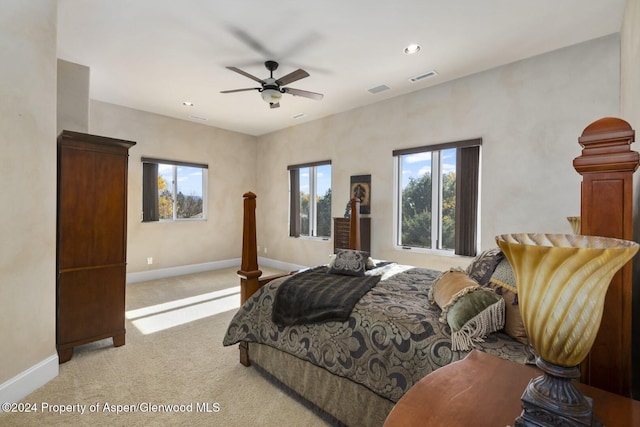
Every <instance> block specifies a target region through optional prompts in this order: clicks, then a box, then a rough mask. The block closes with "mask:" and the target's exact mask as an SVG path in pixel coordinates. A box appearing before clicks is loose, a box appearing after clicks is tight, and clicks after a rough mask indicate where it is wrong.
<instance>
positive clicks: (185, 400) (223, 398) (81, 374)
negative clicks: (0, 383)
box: [0, 269, 329, 427]
mask: <svg viewBox="0 0 640 427" xmlns="http://www.w3.org/2000/svg"><path fill="white" fill-rule="evenodd" d="M236 270H237V269H224V270H217V271H210V272H204V273H197V274H191V275H186V276H180V277H173V278H167V279H159V280H153V281H148V282H140V283H133V284H129V285H127V294H126V295H127V296H126V298H127V300H126V310H127V316H128V318H127V320H126V329H127V334H126V345H124V346H122V347H118V348H115V347H113V342H112V340H111V339H107V340H102V341H97V342H94V343H91V344H87V345H85V346H81V347H77V348H76V349H75V350H74V355H73V358H72V359H71V360H70V361H69V362H67V363H64V364H62V365H60V374H59V375H58V377H56V378H54V379H53V380H52V381H50V382H49V383H47V384H46V385H44V386H43V387H41V388H40V389H38V390H36V391H35V392H33V393H32V394H30V395H29V396H27V397H26V398H25V399H23V400H22V402H21V403H22V404H29V405H30V406H29V408H30V409H36V410H37V412H30V413H20V414H18V413H0V425H2V426H42V425H47V426H63V425H64V426H84V425H87V426H166V425H190V426H204V425H217V426H301V425H303V426H308V427H316V426H318V427H319V426H327V425H329V424H328V423H327V422H326V421H324V420H323V419H321V418H320V417H319V416H318V415H316V414H315V413H314V412H313V411H312V410H310V409H308V408H307V407H305V406H304V405H303V404H301V403H300V402H299V401H297V400H296V399H294V398H292V397H291V396H289V395H288V394H287V393H285V392H284V391H282V390H281V389H279V388H278V387H277V386H275V385H274V384H272V383H271V382H269V381H267V380H266V379H265V378H264V377H263V376H262V375H260V374H259V373H258V372H257V371H256V369H254V368H252V367H249V368H245V367H244V366H242V365H240V363H239V362H238V348H237V346H233V347H223V346H222V338H223V336H224V333H225V330H226V327H227V325H228V323H229V321H230V320H231V317H232V316H233V314H234V313H235V311H236V310H237V306H238V305H239V300H240V295H239V293H240V287H239V279H238V277H237V275H236ZM273 273H274V272H272V271H264V274H265V275H269V274H273ZM83 411H84V413H82V412H83Z"/></svg>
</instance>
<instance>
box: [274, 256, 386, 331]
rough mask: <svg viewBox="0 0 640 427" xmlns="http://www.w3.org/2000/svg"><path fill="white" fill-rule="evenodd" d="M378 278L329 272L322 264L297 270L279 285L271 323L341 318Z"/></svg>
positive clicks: (349, 312) (315, 321)
mask: <svg viewBox="0 0 640 427" xmlns="http://www.w3.org/2000/svg"><path fill="white" fill-rule="evenodd" d="M379 281H380V276H361V277H356V276H343V275H338V274H329V273H327V267H325V266H321V267H315V268H313V269H311V270H307V271H303V272H300V273H298V274H295V275H293V276H291V277H290V278H289V279H287V280H286V281H284V282H283V283H282V284H281V285H280V286H279V287H278V290H277V292H276V300H275V303H274V306H273V322H274V323H276V324H277V325H284V326H290V325H299V324H302V323H319V322H325V321H329V320H338V321H344V320H346V319H348V318H349V314H351V310H353V307H354V306H355V305H356V303H357V302H358V301H359V300H360V298H362V296H363V295H364V294H366V293H367V292H369V291H370V290H371V288H373V287H374V286H375V285H376V284H377V283H378V282H379Z"/></svg>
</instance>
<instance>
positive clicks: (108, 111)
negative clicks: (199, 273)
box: [89, 101, 256, 274]
mask: <svg viewBox="0 0 640 427" xmlns="http://www.w3.org/2000/svg"><path fill="white" fill-rule="evenodd" d="M89 128H90V133H93V134H97V135H104V136H109V137H113V138H121V139H127V140H131V141H135V142H136V145H135V146H134V147H133V148H131V150H130V151H129V192H128V210H129V215H128V219H127V221H128V224H127V273H128V274H130V273H139V272H144V271H148V270H157V269H166V268H171V267H177V266H184V265H191V264H201V263H208V262H212V261H221V260H229V259H234V258H238V257H239V256H240V252H241V250H242V246H241V242H242V241H241V238H242V237H241V236H242V194H243V193H244V192H246V191H249V190H251V189H252V188H253V186H254V183H255V181H256V174H255V162H256V138H255V137H253V136H248V135H243V134H239V133H236V132H230V131H226V130H222V129H217V128H213V127H210V126H204V125H201V124H198V123H192V122H188V121H185V120H177V119H172V118H169V117H165V116H160V115H157V114H151V113H146V112H143V111H138V110H133V109H129V108H125V107H120V106H117V105H113V104H107V103H103V102H99V101H92V102H91V112H90V120H89ZM142 156H147V157H157V158H163V159H172V160H184V161H192V162H198V163H207V164H208V165H209V172H208V178H209V180H208V206H207V210H208V218H207V220H206V221H182V222H154V223H142V222H141V213H142V163H141V161H140V158H141V157H142ZM147 257H153V265H148V264H147Z"/></svg>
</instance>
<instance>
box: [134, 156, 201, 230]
mask: <svg viewBox="0 0 640 427" xmlns="http://www.w3.org/2000/svg"><path fill="white" fill-rule="evenodd" d="M140 160H141V162H142V168H143V172H142V173H143V177H142V198H143V201H142V215H141V216H142V222H143V223H153V222H185V221H186V222H189V221H206V220H207V217H208V215H207V205H208V191H207V183H208V181H209V179H208V172H209V165H207V164H205V163H195V162H187V161H181V160H169V159H160V158H154V157H141V158H140ZM147 165H155V173H153V172H152V170H153V167H149V166H147ZM158 165H169V166H172V168H173V169H172V175H173V186H172V195H173V208H172V214H173V217H172V218H170V219H169V218H160V215H159V212H158V211H159V206H158V202H159V195H158V186H157V179H158ZM179 167H189V168H198V169H201V171H202V217H200V218H179V217H178V216H177V215H178V212H177V195H178V193H179V192H180V190H179V185H178V184H177V182H178V179H177V178H178V168H179ZM153 176H155V179H154V178H152V177H153ZM153 206H155V209H153Z"/></svg>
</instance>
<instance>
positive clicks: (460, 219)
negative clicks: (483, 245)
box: [392, 138, 482, 256]
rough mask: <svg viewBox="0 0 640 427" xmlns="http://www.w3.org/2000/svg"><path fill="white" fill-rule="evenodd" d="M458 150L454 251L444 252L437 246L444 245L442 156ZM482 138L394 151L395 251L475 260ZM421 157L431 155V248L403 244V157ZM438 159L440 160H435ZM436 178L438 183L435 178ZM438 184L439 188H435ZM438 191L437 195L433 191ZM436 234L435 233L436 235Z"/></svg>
mask: <svg viewBox="0 0 640 427" xmlns="http://www.w3.org/2000/svg"><path fill="white" fill-rule="evenodd" d="M452 148H455V149H456V212H455V236H454V242H455V245H454V246H455V248H454V249H453V250H451V249H441V248H438V244H436V245H433V243H434V242H439V245H440V246H441V242H442V228H443V221H442V219H441V218H442V197H443V195H442V191H443V182H442V181H443V178H442V174H441V173H440V167H441V162H442V152H443V151H444V150H448V149H452ZM481 149H482V138H476V139H468V140H462V141H454V142H448V143H443V144H434V145H427V146H420V147H413V148H405V149H397V150H393V152H392V154H393V157H394V196H393V197H394V204H393V207H394V212H393V214H394V226H393V230H394V233H393V242H394V246H395V248H396V249H402V250H415V251H417V252H427V253H438V254H447V253H449V254H456V255H464V256H475V255H476V253H477V250H478V246H479V240H480V232H479V230H480V227H479V219H480V218H479V217H480V216H479V206H480V155H481ZM418 153H431V154H432V159H431V176H432V192H431V197H432V211H433V210H435V212H432V214H431V221H432V224H431V230H432V236H431V242H432V247H431V248H423V247H417V246H410V245H406V244H402V242H401V237H402V189H401V185H402V177H401V174H402V156H404V155H409V154H418ZM434 157H437V158H434ZM434 177H437V181H435V180H434V179H433V178H434ZM435 182H437V185H435ZM434 190H437V191H434ZM434 230H435V231H434Z"/></svg>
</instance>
